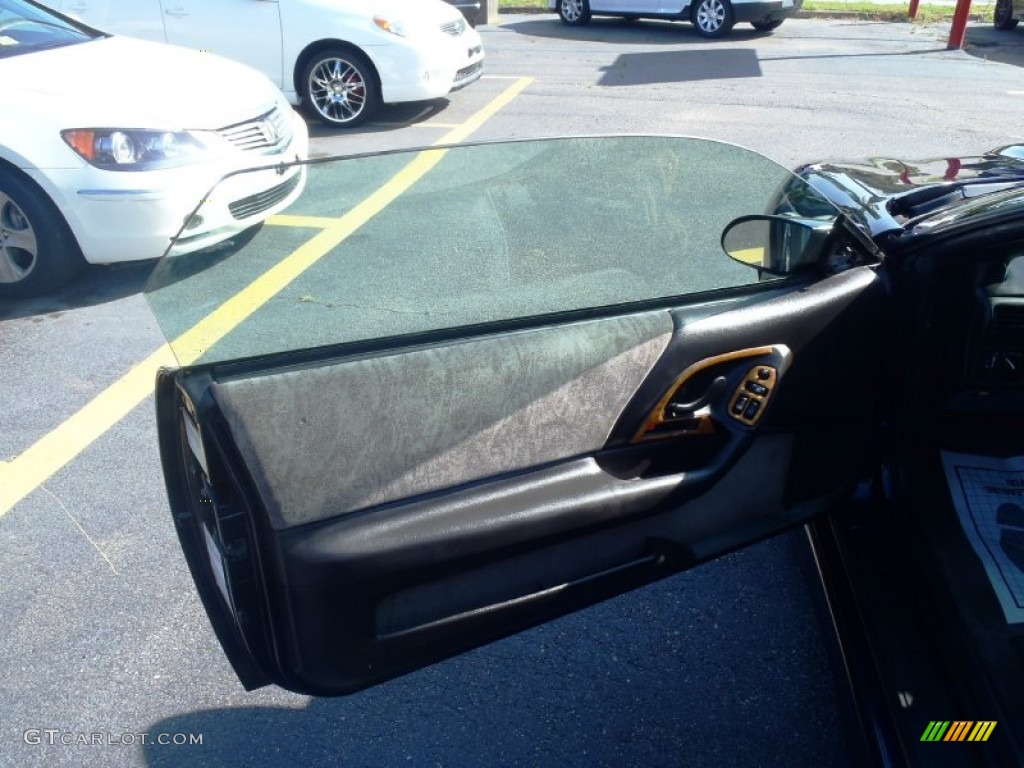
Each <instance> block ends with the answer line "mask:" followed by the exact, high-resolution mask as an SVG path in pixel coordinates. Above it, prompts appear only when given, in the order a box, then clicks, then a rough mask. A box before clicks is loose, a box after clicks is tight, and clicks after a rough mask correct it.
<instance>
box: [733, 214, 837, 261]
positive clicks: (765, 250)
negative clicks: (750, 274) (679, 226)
mask: <svg viewBox="0 0 1024 768" xmlns="http://www.w3.org/2000/svg"><path fill="white" fill-rule="evenodd" d="M834 223H835V222H834V221H831V220H826V221H820V220H818V219H797V218H791V217H789V216H770V215H767V214H761V215H755V216H740V217H739V218H737V219H733V220H732V221H731V222H729V224H728V226H726V228H725V229H724V230H723V231H722V250H724V251H725V252H726V254H727V255H728V256H729V258H731V259H734V260H736V261H738V262H740V263H741V264H746V265H748V266H751V267H754V268H756V269H757V270H758V271H759V272H764V273H767V274H770V275H791V274H793V273H795V272H799V271H800V270H801V269H805V268H807V267H814V266H816V265H819V264H821V263H822V258H823V256H824V255H825V252H826V246H827V245H828V242H829V238H830V236H831V235H832V228H833V225H834Z"/></svg>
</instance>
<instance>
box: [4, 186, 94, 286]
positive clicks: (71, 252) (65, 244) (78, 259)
mask: <svg viewBox="0 0 1024 768" xmlns="http://www.w3.org/2000/svg"><path fill="white" fill-rule="evenodd" d="M84 263H85V262H84V260H83V259H82V253H81V251H80V250H79V248H78V243H77V242H75V238H74V236H73V235H72V234H71V230H70V229H68V225H67V223H66V222H65V221H64V217H63V216H62V215H61V213H60V211H59V210H57V206H55V205H54V204H53V203H52V202H51V200H50V198H48V197H47V196H46V195H45V194H44V193H43V192H42V191H41V190H40V189H39V188H38V187H36V186H35V185H34V184H32V183H31V182H29V181H26V180H25V179H22V178H20V177H18V176H16V175H14V174H12V173H6V172H5V173H3V175H0V297H3V298H19V297H28V296H36V295H38V294H40V293H46V292H48V291H53V290H55V289H57V288H60V287H61V286H62V285H64V283H66V282H67V281H68V280H70V279H71V278H72V277H73V276H74V275H75V273H76V272H78V271H79V270H80V269H81V268H82V267H83V266H84Z"/></svg>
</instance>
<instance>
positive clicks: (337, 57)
mask: <svg viewBox="0 0 1024 768" xmlns="http://www.w3.org/2000/svg"><path fill="white" fill-rule="evenodd" d="M302 82H303V86H304V90H305V92H304V93H303V96H304V97H305V100H306V101H307V102H308V103H309V105H310V106H311V107H312V108H313V111H314V112H315V113H316V116H317V118H319V119H320V120H321V121H322V122H324V123H327V124H328V125H334V126H344V127H352V126H356V125H359V124H360V123H362V122H364V121H366V120H367V119H368V118H369V117H370V116H371V115H372V114H373V113H374V112H375V111H376V109H377V105H378V103H379V101H380V88H379V86H378V85H377V76H376V73H375V72H374V70H373V67H372V66H371V65H370V62H369V61H368V60H367V59H366V58H365V57H364V56H363V55H362V54H359V53H357V52H356V51H346V50H329V51H323V52H321V53H319V54H317V55H316V56H314V57H313V58H312V60H310V62H309V64H307V65H306V70H305V74H304V75H303V78H302Z"/></svg>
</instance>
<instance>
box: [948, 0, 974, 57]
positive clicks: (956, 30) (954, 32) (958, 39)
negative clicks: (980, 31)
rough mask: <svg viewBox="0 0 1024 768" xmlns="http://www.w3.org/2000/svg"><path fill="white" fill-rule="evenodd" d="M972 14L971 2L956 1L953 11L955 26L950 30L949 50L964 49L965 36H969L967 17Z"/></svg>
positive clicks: (969, 0) (965, 0)
mask: <svg viewBox="0 0 1024 768" xmlns="http://www.w3.org/2000/svg"><path fill="white" fill-rule="evenodd" d="M970 13H971V0H956V10H955V11H953V25H952V26H951V27H950V28H949V43H948V44H947V45H946V48H947V49H948V50H954V49H957V48H963V47H964V35H966V34H967V17H968V16H969V15H970Z"/></svg>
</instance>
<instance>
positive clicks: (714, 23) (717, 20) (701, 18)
mask: <svg viewBox="0 0 1024 768" xmlns="http://www.w3.org/2000/svg"><path fill="white" fill-rule="evenodd" d="M693 25H694V26H695V27H696V28H697V33H698V34H700V35H702V36H703V37H722V36H723V35H725V34H726V33H727V32H728V31H729V30H730V29H732V25H733V13H732V6H731V5H730V4H729V0H700V1H699V2H698V3H697V7H696V8H695V9H694V11H693Z"/></svg>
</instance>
